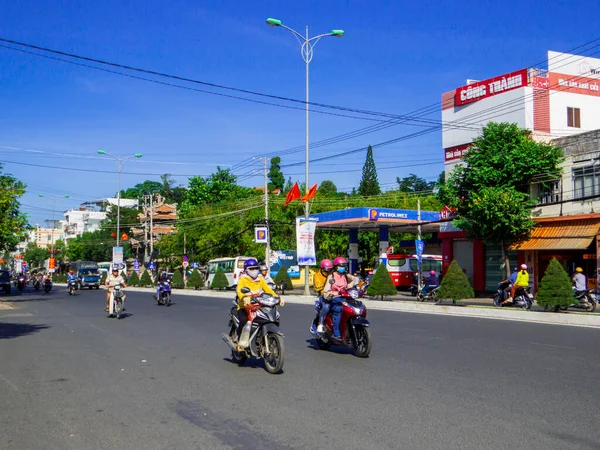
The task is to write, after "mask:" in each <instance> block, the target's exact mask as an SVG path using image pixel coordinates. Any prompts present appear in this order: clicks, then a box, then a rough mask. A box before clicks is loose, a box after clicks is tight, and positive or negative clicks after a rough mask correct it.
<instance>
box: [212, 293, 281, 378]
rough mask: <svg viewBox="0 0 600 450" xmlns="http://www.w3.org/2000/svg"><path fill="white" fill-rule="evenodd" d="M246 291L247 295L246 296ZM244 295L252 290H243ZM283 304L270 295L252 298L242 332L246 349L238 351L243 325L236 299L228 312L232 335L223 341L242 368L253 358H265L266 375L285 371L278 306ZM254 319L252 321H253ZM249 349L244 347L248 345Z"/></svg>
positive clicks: (241, 341) (242, 339) (257, 295)
mask: <svg viewBox="0 0 600 450" xmlns="http://www.w3.org/2000/svg"><path fill="white" fill-rule="evenodd" d="M246 291H247V292H246ZM242 292H243V293H244V294H249V293H250V290H249V289H247V288H243V289H242ZM279 303H280V300H279V298H278V297H273V296H272V295H268V294H256V295H253V296H252V298H251V302H250V305H249V306H248V308H247V311H249V314H248V322H247V323H246V325H245V326H244V329H243V330H242V332H241V336H240V344H241V345H242V346H243V347H245V348H244V350H243V351H238V347H237V343H238V339H237V329H238V326H239V324H240V320H239V317H238V310H237V299H236V300H234V305H235V306H233V307H232V308H231V310H230V311H229V325H228V326H229V334H225V333H223V334H222V335H221V337H222V338H223V340H224V341H225V343H227V345H228V346H229V348H230V349H231V359H232V360H233V361H234V362H236V363H238V364H239V365H242V364H244V363H245V362H246V360H247V359H248V358H250V357H255V358H262V359H263V360H264V362H265V368H266V370H267V372H269V373H272V374H276V373H279V372H281V369H282V368H283V361H284V358H283V357H284V352H285V350H284V349H285V347H284V344H283V333H282V332H281V331H280V329H279V317H280V316H279V311H278V310H277V306H278V305H279ZM252 316H254V319H253V320H250V318H251V317H252ZM246 342H247V343H248V345H247V346H246V345H243V344H245V343H246Z"/></svg>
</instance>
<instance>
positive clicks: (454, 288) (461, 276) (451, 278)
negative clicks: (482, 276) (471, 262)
mask: <svg viewBox="0 0 600 450" xmlns="http://www.w3.org/2000/svg"><path fill="white" fill-rule="evenodd" d="M474 295H475V294H474V292H473V288H472V287H471V284H470V283H469V280H468V279H467V276H466V275H465V273H464V272H463V271H462V269H461V268H460V265H459V264H458V262H457V261H456V260H454V261H452V263H450V267H448V271H447V272H446V275H445V276H444V278H443V279H442V283H441V285H440V288H439V289H438V291H437V298H438V299H440V300H442V299H450V300H452V304H454V305H456V302H457V301H458V300H462V299H465V298H473V296H474Z"/></svg>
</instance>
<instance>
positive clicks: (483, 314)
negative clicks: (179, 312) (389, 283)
mask: <svg viewBox="0 0 600 450" xmlns="http://www.w3.org/2000/svg"><path fill="white" fill-rule="evenodd" d="M127 290H129V291H132V292H148V293H151V292H152V293H153V292H155V289H154V288H139V287H128V288H127ZM173 294H174V295H176V296H180V295H181V296H188V297H213V298H214V297H219V298H221V297H222V298H224V299H229V300H231V301H233V299H234V296H235V294H234V291H216V292H215V291H207V290H198V291H196V290H178V289H177V290H174V291H173ZM285 301H286V302H287V303H290V304H301V305H314V303H315V297H312V296H309V297H305V296H304V295H287V294H286V295H285ZM363 302H364V303H365V305H367V308H369V309H372V310H375V311H397V312H412V313H420V314H437V315H444V316H453V317H474V318H479V319H496V320H511V321H515V322H530V323H540V324H546V325H567V326H574V327H587V328H600V315H597V314H585V313H571V314H569V313H553V312H541V311H524V310H521V309H499V308H490V307H486V306H476V305H464V306H450V305H434V304H432V303H416V302H406V301H394V302H386V301H379V300H370V299H363Z"/></svg>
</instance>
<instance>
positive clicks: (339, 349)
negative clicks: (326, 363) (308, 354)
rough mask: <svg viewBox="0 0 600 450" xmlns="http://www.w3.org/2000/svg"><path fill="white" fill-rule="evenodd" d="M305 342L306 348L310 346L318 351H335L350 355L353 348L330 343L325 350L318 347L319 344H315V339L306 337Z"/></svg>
mask: <svg viewBox="0 0 600 450" xmlns="http://www.w3.org/2000/svg"><path fill="white" fill-rule="evenodd" d="M306 343H307V344H308V345H307V347H308V348H312V349H313V350H316V351H319V352H331V353H337V354H340V355H350V354H353V353H354V349H352V348H350V347H345V346H343V345H332V346H331V347H329V348H328V349H327V350H321V349H320V348H319V345H318V344H317V340H316V339H307V340H306Z"/></svg>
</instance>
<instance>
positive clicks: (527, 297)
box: [494, 286, 533, 311]
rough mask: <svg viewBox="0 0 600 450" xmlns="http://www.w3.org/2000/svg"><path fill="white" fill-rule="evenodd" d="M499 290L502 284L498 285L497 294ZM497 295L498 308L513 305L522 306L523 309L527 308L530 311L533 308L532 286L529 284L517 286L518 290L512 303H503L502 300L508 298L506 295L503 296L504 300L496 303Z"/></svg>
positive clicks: (495, 304)
mask: <svg viewBox="0 0 600 450" xmlns="http://www.w3.org/2000/svg"><path fill="white" fill-rule="evenodd" d="M499 291H500V286H498V291H497V292H496V295H498V292H499ZM496 295H494V306H496V307H497V308H505V307H513V308H522V309H526V310H528V311H529V310H530V309H531V307H532V306H533V294H532V293H531V288H530V287H529V286H527V287H522V286H519V287H518V288H517V290H516V291H515V296H514V298H513V301H512V303H505V304H504V305H503V304H502V301H504V300H506V299H505V298H504V297H502V298H504V300H502V301H499V302H498V303H496ZM503 295H504V294H503Z"/></svg>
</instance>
